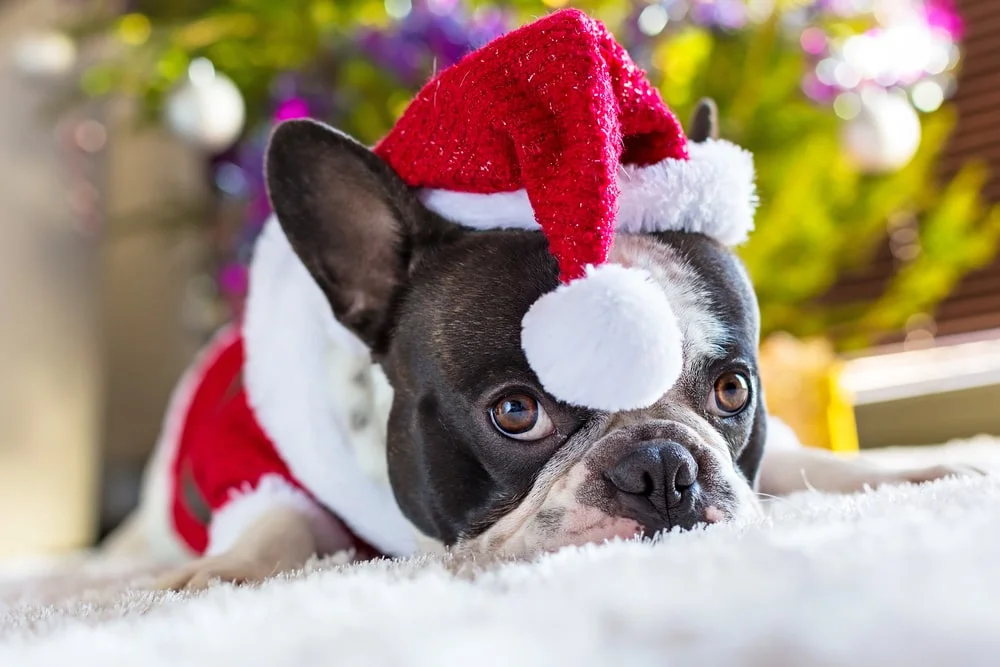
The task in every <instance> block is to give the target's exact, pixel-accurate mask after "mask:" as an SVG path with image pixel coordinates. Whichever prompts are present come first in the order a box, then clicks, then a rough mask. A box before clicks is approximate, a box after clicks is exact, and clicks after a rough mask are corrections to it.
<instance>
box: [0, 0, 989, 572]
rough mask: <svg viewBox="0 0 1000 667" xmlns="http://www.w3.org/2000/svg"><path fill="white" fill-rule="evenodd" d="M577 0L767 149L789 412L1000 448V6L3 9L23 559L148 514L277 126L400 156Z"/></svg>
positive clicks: (777, 339)
mask: <svg viewBox="0 0 1000 667" xmlns="http://www.w3.org/2000/svg"><path fill="white" fill-rule="evenodd" d="M569 4H572V5H573V6H576V7H579V8H581V9H585V10H587V11H589V12H591V13H592V14H593V15H595V16H596V17H598V18H600V19H602V20H604V21H605V22H606V23H608V25H609V26H610V27H611V28H612V29H613V31H614V32H615V33H616V34H617V36H618V38H619V41H621V42H622V43H623V44H624V45H625V46H626V48H628V49H629V50H630V52H631V53H632V55H633V57H634V58H635V59H636V60H637V61H638V62H639V63H640V65H641V66H643V67H644V68H646V69H647V71H648V72H649V75H650V77H651V79H652V80H653V81H654V82H655V84H656V85H657V86H659V88H660V89H661V91H662V92H663V94H664V96H665V98H666V100H667V102H668V103H669V104H670V105H671V106H672V107H673V108H674V109H675V110H676V111H677V112H678V114H679V115H680V117H681V118H682V119H686V118H687V116H688V113H689V111H690V110H691V108H692V107H693V105H694V103H695V102H696V101H697V99H698V98H700V97H702V96H711V97H713V98H715V100H716V101H717V102H718V104H719V108H720V112H721V113H720V115H721V121H722V122H721V126H722V133H723V135H724V136H725V137H727V138H729V139H732V140H734V141H736V142H738V143H740V144H742V145H744V146H746V147H747V148H749V149H750V150H752V151H753V152H754V153H755V154H756V162H757V167H758V172H759V186H760V191H761V209H760V213H759V215H758V222H757V226H758V228H757V231H756V233H755V235H754V236H753V237H752V240H751V241H750V242H749V243H748V244H747V245H746V246H745V247H743V248H741V249H740V251H739V252H740V254H741V255H742V256H743V258H744V259H745V261H746V263H747V266H748V268H749V270H750V273H751V275H752V277H753V279H754V282H755V283H756V286H757V290H758V294H759V298H760V305H761V310H762V313H763V321H764V335H765V339H764V343H763V364H764V375H765V383H766V387H767V391H768V402H769V404H770V407H771V409H772V411H774V412H776V413H777V414H779V415H780V416H782V417H784V418H785V419H786V420H787V421H788V422H790V423H791V424H792V426H793V427H794V428H795V429H796V430H797V431H798V432H799V435H800V437H802V438H803V439H805V440H806V441H808V442H809V443H810V444H812V445H814V446H818V447H826V448H830V449H834V450H840V451H851V450H857V449H859V448H861V449H865V448H875V447H884V446H887V445H925V444H926V445H930V444H936V443H942V442H945V441H948V440H950V439H953V438H962V437H969V436H974V435H976V434H981V433H986V434H1000V262H998V261H997V260H996V257H997V242H998V237H1000V209H998V208H997V207H996V203H997V202H998V201H1000V179H998V175H1000V116H998V115H997V114H996V113H995V112H994V108H995V107H996V106H997V105H998V104H1000V40H997V39H996V38H995V37H994V34H995V33H996V31H997V29H1000V3H997V2H995V0H954V1H952V0H579V1H577V2H570V1H568V0H509V1H503V0H497V1H494V2H488V1H479V0H229V1H219V2H211V1H208V0H134V1H126V0H116V1H103V2H94V1H86V0H0V235H2V236H0V238H2V242H0V368H2V369H3V370H2V373H0V556H9V555H23V554H29V553H59V552H64V551H66V550H69V549H73V548H79V547H81V546H87V545H89V544H92V543H93V541H94V540H96V539H97V538H98V537H99V536H101V535H103V534H105V533H107V531H109V530H110V529H112V528H113V527H114V526H115V525H117V524H118V523H119V522H120V521H121V520H122V519H123V517H124V516H125V515H126V514H127V513H128V512H129V511H130V510H131V509H132V507H133V506H134V505H135V503H136V501H137V494H138V488H139V484H140V480H141V475H142V469H143V465H144V463H145V461H146V458H147V457H148V455H149V453H150V452H151V450H152V448H153V446H154V443H155V441H156V438H157V434H158V431H159V428H160V425H161V420H162V415H163V412H164V409H165V406H166V402H167V400H168V397H169V394H170V391H171V389H172V387H173V385H174V383H175V382H176V381H177V379H178V378H179V376H180V374H181V372H182V371H183V369H184V367H185V366H186V364H187V363H188V362H189V361H190V360H191V357H192V355H193V354H194V352H195V351H196V350H197V349H198V347H199V346H200V345H201V344H202V343H203V342H204V341H205V340H206V338H207V337H208V336H210V335H211V333H212V332H213V330H214V329H215V328H216V327H218V326H219V325H220V324H221V323H222V322H224V321H226V320H227V319H229V318H231V317H233V316H234V315H235V314H238V313H239V310H240V308H241V303H242V298H243V295H244V291H245V289H246V282H247V277H246V261H247V259H248V257H249V252H250V249H251V248H252V244H253V240H254V238H255V235H256V234H257V232H258V230H259V229H260V228H261V225H262V224H263V222H264V219H265V218H266V216H267V215H268V213H269V211H268V205H267V201H266V197H265V193H264V190H263V184H262V179H261V173H260V171H261V161H262V153H263V148H264V144H265V141H266V138H267V135H268V132H269V131H270V128H271V127H272V126H273V125H274V123H276V122H279V121H280V120H283V119H287V118H295V117H303V116H311V117H316V118H320V119H323V120H326V121H327V122H330V123H332V124H334V125H336V126H338V127H340V128H342V129H344V130H346V131H348V132H350V133H352V134H354V135H355V136H356V137H358V138H359V139H361V140H363V141H366V142H374V141H376V140H377V139H378V138H379V137H380V136H381V135H382V134H383V133H384V132H385V131H386V129H387V128H388V127H390V125H391V124H392V123H393V121H394V119H395V118H396V117H397V116H398V115H399V114H400V113H401V112H402V110H403V109H404V108H405V106H406V104H407V101H408V99H409V98H410V96H411V95H412V94H413V93H414V92H415V91H416V90H417V89H418V88H419V87H420V86H421V85H422V83H423V82H425V81H426V80H427V78H428V77H429V76H430V75H431V74H432V73H433V72H434V71H436V70H440V69H442V68H444V67H447V66H448V65H450V64H452V63H454V62H455V61H456V60H457V59H459V58H461V57H462V55H464V54H465V53H467V52H468V51H470V50H472V49H474V48H476V47H478V46H480V45H482V44H484V43H485V42H487V41H489V40H490V39H492V38H493V37H496V36H498V35H500V34H502V33H503V32H505V31H507V30H509V29H511V28H512V27H515V26H517V25H520V24H521V23H524V22H526V21H528V20H530V19H532V18H533V17H537V16H539V15H541V14H544V13H545V12H548V11H551V10H553V9H556V8H559V7H562V6H567V5H569Z"/></svg>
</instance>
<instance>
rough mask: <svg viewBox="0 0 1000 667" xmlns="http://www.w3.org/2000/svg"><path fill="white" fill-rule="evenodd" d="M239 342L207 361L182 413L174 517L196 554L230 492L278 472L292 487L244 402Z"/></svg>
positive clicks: (175, 468) (175, 465)
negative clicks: (216, 511) (209, 526)
mask: <svg viewBox="0 0 1000 667" xmlns="http://www.w3.org/2000/svg"><path fill="white" fill-rule="evenodd" d="M242 369H243V341H242V339H240V338H238V337H237V338H235V339H234V340H233V341H232V342H231V343H229V344H228V345H226V346H225V347H224V348H222V349H220V350H218V351H215V353H214V354H213V355H212V358H210V359H209V360H207V364H206V365H205V367H204V370H203V371H202V373H201V375H200V377H198V378H197V385H196V388H195V391H194V394H193V396H192V397H191V400H190V402H189V404H188V407H187V410H186V412H185V414H184V415H183V419H184V426H183V428H182V429H181V432H180V442H179V446H178V449H177V454H176V458H175V459H174V461H173V466H172V477H173V499H172V500H173V503H172V506H173V519H174V528H175V530H176V531H177V533H178V535H179V536H180V537H181V539H182V540H183V541H184V542H185V543H186V544H187V545H188V547H190V548H191V549H192V550H194V551H195V552H197V553H203V552H204V551H205V549H206V548H207V546H208V520H209V519H210V514H211V512H213V511H215V510H218V509H220V508H221V507H222V506H223V505H225V504H226V503H227V501H228V500H229V499H230V496H231V494H232V493H233V492H234V491H242V490H247V489H248V488H249V489H252V488H254V487H255V486H256V485H257V483H258V481H259V480H260V478H261V477H263V476H264V475H279V476H281V477H282V478H284V479H285V480H287V481H288V482H289V484H291V485H293V486H294V487H296V488H300V489H301V485H300V484H299V483H298V482H297V481H296V480H295V479H294V478H293V477H292V474H291V473H290V472H289V470H288V466H287V465H285V462H284V461H282V460H281V457H280V456H279V455H278V453H277V451H276V450H275V448H274V445H273V444H272V443H271V441H270V440H269V439H268V437H267V436H266V435H265V434H264V432H263V431H262V430H261V428H260V426H259V425H258V424H257V420H256V419H255V418H254V415H253V413H252V411H251V410H250V407H249V405H248V404H247V397H246V393H245V392H244V390H243V387H242V383H241V381H240V376H241V373H242Z"/></svg>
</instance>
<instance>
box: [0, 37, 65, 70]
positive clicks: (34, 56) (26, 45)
mask: <svg viewBox="0 0 1000 667" xmlns="http://www.w3.org/2000/svg"><path fill="white" fill-rule="evenodd" d="M11 55H12V56H13V60H14V64H15V65H16V66H17V69H18V70H19V71H20V72H21V73H22V74H25V75H28V76H33V77H39V78H42V77H57V76H62V75H63V74H66V73H67V72H69V71H70V69H72V67H73V65H74V64H75V63H76V44H74V43H73V40H72V39H70V38H69V36H67V35H65V34H63V33H61V32H58V31H54V30H53V31H47V32H39V33H34V34H30V35H25V36H24V37H22V38H21V39H19V40H18V41H17V42H16V43H15V44H14V48H13V52H12V54H11Z"/></svg>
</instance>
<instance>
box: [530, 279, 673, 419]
mask: <svg viewBox="0 0 1000 667" xmlns="http://www.w3.org/2000/svg"><path fill="white" fill-rule="evenodd" d="M521 325H522V331H521V346H522V347H523V348H524V353H525V355H526V356H527V358H528V363H529V364H530V365H531V368H532V370H534V371H535V374H536V375H537V376H538V379H539V381H540V382H541V383H542V386H543V387H544V388H545V390H546V391H548V392H549V393H550V394H552V395H553V396H555V397H556V398H557V399H559V400H561V401H564V402H566V403H570V404H572V405H579V406H583V407H588V408H592V409H595V410H606V411H609V412H614V411H619V410H635V409H638V408H644V407H648V406H650V405H652V404H653V403H655V402H656V401H657V400H659V399H660V398H661V397H662V396H663V395H664V394H665V393H667V391H668V390H669V389H670V387H672V386H673V385H674V383H675V382H676V381H677V378H679V377H680V374H681V370H682V369H683V363H684V362H683V354H682V343H683V337H682V335H681V331H680V328H679V327H678V325H677V318H676V317H675V316H674V313H673V311H672V310H671V309H670V304H669V302H668V301H667V296H666V294H665V293H664V291H663V290H662V289H661V288H660V287H658V286H657V285H656V284H655V283H654V282H653V281H652V280H651V279H650V277H649V274H648V273H647V272H646V271H643V270H641V269H634V268H626V267H624V266H620V265H617V264H605V265H603V266H600V267H597V268H594V267H588V268H587V274H586V276H585V277H583V278H581V279H579V280H575V281H573V282H571V283H569V284H568V285H561V286H559V287H558V288H557V289H556V290H554V291H552V292H549V293H548V294H546V295H544V296H543V297H542V298H540V299H539V300H538V301H536V302H535V304H534V305H533V306H532V307H531V308H530V309H529V310H528V312H527V313H526V314H525V316H524V320H523V321H522V323H521Z"/></svg>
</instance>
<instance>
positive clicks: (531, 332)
mask: <svg viewBox="0 0 1000 667" xmlns="http://www.w3.org/2000/svg"><path fill="white" fill-rule="evenodd" d="M375 151H376V153H377V154H378V155H379V156H381V157H382V159H384V160H385V161H386V162H387V163H388V164H389V165H390V166H392V167H393V169H394V170H395V171H396V172H397V173H398V174H399V175H400V176H401V177H402V178H403V180H404V181H405V182H406V183H407V184H409V185H410V186H411V187H413V188H416V189H418V190H419V193H420V196H421V198H422V200H423V202H424V204H425V205H426V206H427V207H428V208H430V209H431V210H433V211H435V212H437V213H438V214H440V215H441V216H443V217H445V218H447V219H449V220H451V221H453V222H455V223H458V224H461V225H464V226H467V227H470V228H473V229H498V228H517V229H540V230H541V232H542V233H543V234H545V236H546V238H547V239H548V243H549V248H550V252H551V253H552V255H553V256H554V257H555V259H556V261H557V263H558V266H559V280H560V283H561V284H560V286H559V287H558V288H557V289H555V290H554V291H552V292H550V293H548V294H545V295H543V296H542V297H541V298H540V299H539V300H538V301H537V302H536V303H535V304H534V305H533V306H532V307H531V309H530V310H529V311H528V313H527V314H526V315H525V317H524V320H523V323H522V325H523V329H522V339H521V342H522V347H523V349H524V352H525V355H526V356H527V359H528V363H529V364H530V366H531V368H532V370H533V371H534V372H535V374H536V375H537V376H538V379H539V381H540V382H541V383H542V386H543V387H544V388H545V390H546V391H548V392H549V393H551V394H552V395H553V396H555V397H556V398H557V399H560V400H562V401H565V402H567V403H571V404H575V405H580V406H585V407H589V408H593V409H599V410H609V411H611V410H628V409H637V408H642V407H646V406H648V405H651V404H652V403H654V402H655V401H656V400H658V399H659V398H660V397H662V396H663V395H664V394H665V393H666V392H667V391H668V390H669V389H670V387H671V386H672V385H673V384H674V383H675V382H676V380H677V378H678V377H679V376H680V373H681V370H682V367H683V349H682V348H683V338H682V332H681V331H680V327H679V325H678V322H677V319H676V318H675V316H674V314H673V312H672V310H671V305H670V303H669V301H668V299H667V296H666V294H665V292H664V290H663V289H662V287H660V286H658V285H656V284H654V282H653V278H652V276H651V275H650V274H649V273H648V272H646V271H644V270H642V269H640V268H636V267H626V266H621V265H616V264H609V263H608V258H609V253H610V250H611V246H612V243H613V237H614V234H615V232H616V231H623V232H628V233H640V232H654V231H666V230H680V231H689V232H698V233H702V234H706V235H709V236H711V237H714V238H715V239H717V240H718V241H720V242H722V243H724V244H727V245H735V244H737V243H740V242H742V241H743V240H744V239H745V238H746V236H747V234H748V232H749V231H750V229H751V228H752V226H753V213H754V209H755V206H756V196H755V190H754V183H753V181H754V176H753V162H752V158H751V156H750V154H749V153H747V152H746V151H744V150H742V149H741V148H738V147H737V146H735V145H733V144H730V143H728V142H724V141H717V140H708V141H706V142H704V143H698V144H695V143H690V144H689V142H688V141H687V138H686V137H685V136H684V132H683V129H682V128H681V125H680V123H679V122H678V121H677V118H676V117H675V116H674V114H673V113H672V112H671V111H670V110H669V109H668V108H667V106H666V105H665V104H664V102H663V100H662V99H661V97H660V95H659V93H658V92H657V91H656V89H655V88H653V87H652V86H651V85H650V83H649V81H648V80H647V79H646V77H645V74H644V73H643V72H642V70H640V69H639V68H638V67H637V66H636V65H635V64H634V63H633V62H632V60H631V59H630V58H629V56H628V54H627V53H626V52H625V50H624V49H623V48H622V47H621V46H620V45H619V44H618V43H617V42H615V40H614V38H613V37H612V36H611V35H610V33H609V32H608V30H607V28H606V27H605V26H604V25H603V24H601V23H600V22H598V21H595V20H593V19H591V18H589V17H588V16H587V15H585V14H584V13H582V12H580V11H578V10H572V9H569V10H563V11H559V12H556V13H553V14H550V15H549V16H547V17H545V18H542V19H540V20H538V21H536V22H534V23H532V24H529V25H527V26H525V27H523V28H521V29H519V30H516V31H514V32H511V33H508V34H507V35H505V36H503V37H500V38H499V39H497V40H495V41H494V42H492V43H490V44H488V45H487V46H485V47H483V48H481V49H479V50H478V51H476V52H474V53H472V54H470V55H468V56H467V57H466V58H464V59H463V60H462V61H461V62H459V63H458V64H456V65H455V66H453V67H451V68H449V69H447V70H445V71H443V72H441V73H440V74H439V75H438V76H436V77H435V78H434V79H432V80H431V81H430V82H429V83H428V84H427V85H426V86H425V87H424V88H423V89H422V90H421V91H420V93H418V95H417V96H416V97H415V99H414V100H413V102H412V103H411V104H410V106H409V107H408V108H407V110H406V111H405V113H404V114H403V116H402V117H401V118H400V120H399V121H398V122H397V124H396V125H395V127H394V128H393V130H392V131H391V132H390V133H389V134H388V135H387V136H386V137H385V138H384V139H383V140H382V141H381V142H380V143H379V144H378V145H377V146H376V147H375Z"/></svg>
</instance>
